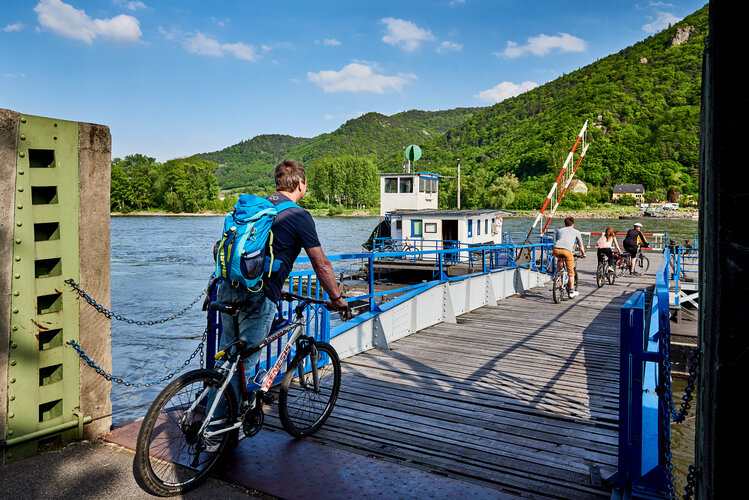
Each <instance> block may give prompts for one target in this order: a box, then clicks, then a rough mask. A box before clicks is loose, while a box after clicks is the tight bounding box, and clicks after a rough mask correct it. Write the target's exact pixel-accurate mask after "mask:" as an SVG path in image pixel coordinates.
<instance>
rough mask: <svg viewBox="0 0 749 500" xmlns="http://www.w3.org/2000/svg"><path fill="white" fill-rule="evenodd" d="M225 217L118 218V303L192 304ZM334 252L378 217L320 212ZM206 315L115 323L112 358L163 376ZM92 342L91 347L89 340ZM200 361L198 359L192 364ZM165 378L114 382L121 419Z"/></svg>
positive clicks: (679, 224) (599, 226)
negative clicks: (144, 323) (153, 384)
mask: <svg viewBox="0 0 749 500" xmlns="http://www.w3.org/2000/svg"><path fill="white" fill-rule="evenodd" d="M222 220H223V217H163V216H145V217H114V218H112V224H111V237H112V270H111V272H112V309H113V310H114V311H115V312H116V313H117V314H121V315H122V316H125V317H127V318H132V319H136V320H156V319H161V318H165V317H168V316H171V315H172V314H174V313H176V312H178V311H180V310H181V309H182V308H183V307H185V306H187V305H188V304H190V302H192V300H193V299H194V298H195V297H196V296H197V295H198V294H199V293H200V291H201V290H203V289H204V288H205V285H206V283H207V280H208V278H209V277H210V274H211V271H212V270H213V257H212V250H213V244H214V243H215V241H216V239H217V238H218V237H219V236H220V232H221V227H222ZM315 221H316V224H317V229H318V233H319V236H320V241H321V243H322V247H323V249H324V250H325V252H326V253H327V254H338V253H352V252H360V251H361V244H362V243H363V242H364V241H365V240H366V239H367V238H368V237H369V234H370V233H371V231H372V229H373V228H374V226H375V225H376V224H377V221H378V218H377V217H321V218H316V219H315ZM633 222H634V221H630V220H617V219H579V220H578V221H577V223H576V227H577V228H578V229H580V230H581V231H603V230H604V229H605V228H606V227H607V226H609V225H611V226H614V227H615V228H616V230H617V231H625V230H626V229H628V228H629V227H631V225H632V223H633ZM642 222H643V224H645V228H644V229H645V231H646V232H663V231H668V232H669V233H670V234H673V235H675V236H676V237H677V238H679V239H684V238H691V237H692V235H693V234H694V233H696V232H697V221H691V220H654V219H644V220H643V221H642ZM530 223H531V221H530V220H529V219H526V218H506V219H505V225H504V231H510V232H521V231H527V230H528V229H529V227H530ZM204 328H205V314H204V313H203V312H202V311H201V310H200V307H195V308H194V309H193V310H190V311H189V312H187V313H186V314H185V315H184V316H182V317H180V318H178V319H176V320H174V321H169V322H167V323H165V324H162V325H156V326H135V325H128V324H126V323H123V322H120V321H113V322H112V359H113V372H114V374H115V375H116V376H118V377H121V378H123V379H126V380H129V381H133V382H148V381H152V380H156V379H160V378H161V377H163V376H164V375H166V374H167V373H170V372H172V371H173V370H174V369H176V368H177V367H178V366H180V365H181V364H182V363H183V362H184V360H185V359H187V357H188V356H189V355H190V354H191V353H192V352H193V351H194V349H195V348H196V347H197V345H198V343H199V342H200V338H201V336H202V334H203V330H204ZM84 347H85V346H84ZM197 365H198V358H196V359H195V360H194V361H193V362H192V364H191V365H190V368H193V367H196V366H197ZM163 386H164V385H163V384H162V385H159V386H156V387H150V388H127V387H124V386H122V385H118V384H114V386H113V388H112V406H113V410H114V411H115V412H118V413H116V414H115V415H114V416H113V419H114V421H115V423H117V422H122V421H124V420H127V419H130V418H134V417H138V416H140V415H143V414H144V413H145V411H146V409H147V408H146V407H141V408H134V409H130V408H132V407H134V406H137V405H142V404H146V403H149V402H150V401H152V400H153V399H154V398H155V397H156V395H157V394H158V392H159V391H160V390H161V388H162V387H163Z"/></svg>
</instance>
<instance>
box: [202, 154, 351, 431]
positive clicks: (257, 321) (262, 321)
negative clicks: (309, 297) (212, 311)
mask: <svg viewBox="0 0 749 500" xmlns="http://www.w3.org/2000/svg"><path fill="white" fill-rule="evenodd" d="M305 168H306V167H305V166H304V165H302V164H301V163H299V162H297V161H291V160H284V161H283V162H281V163H279V164H278V165H276V168H275V179H276V190H277V191H278V192H277V193H275V194H272V195H270V196H268V200H270V202H271V203H272V204H273V205H276V206H277V205H279V204H281V203H283V202H287V201H293V202H294V203H297V202H298V201H299V200H300V199H302V197H303V196H304V195H305V194H306V192H307V177H306V173H305ZM271 230H272V231H273V254H274V258H275V259H277V260H280V261H281V266H280V269H279V271H278V272H274V273H272V274H271V276H270V277H265V278H264V279H263V280H262V288H261V289H260V290H258V291H254V290H249V289H247V288H246V287H243V286H241V285H237V284H232V283H230V282H228V281H225V280H222V281H221V282H220V283H219V285H218V291H217V299H218V301H219V302H224V303H227V304H241V310H240V312H239V316H238V319H239V334H237V332H235V331H234V321H233V318H231V317H230V316H229V315H227V314H223V313H222V322H221V323H222V328H223V333H222V335H221V341H220V342H219V350H223V349H224V348H226V346H228V345H229V344H230V343H231V342H233V341H235V340H239V339H241V340H244V341H246V342H247V345H249V346H254V345H256V344H259V343H260V342H261V341H262V340H263V339H264V338H265V337H267V336H268V333H269V332H270V329H271V326H272V323H273V318H274V316H275V314H276V310H277V305H276V304H277V303H278V301H279V300H280V298H281V289H282V287H283V285H284V282H285V281H286V278H288V276H289V274H290V273H291V269H292V267H293V265H294V261H295V260H296V258H297V256H298V255H299V253H300V252H301V250H302V248H304V250H305V251H306V252H307V256H308V257H309V260H310V262H311V263H312V268H313V269H314V271H315V274H316V275H317V279H318V281H319V283H320V284H321V285H322V287H323V288H324V289H325V291H326V292H328V295H329V296H330V297H331V299H330V301H329V302H328V305H329V306H330V307H331V308H332V309H336V310H344V309H346V307H347V306H348V304H347V302H346V300H345V299H344V298H343V297H342V296H341V294H340V293H339V291H338V283H337V281H336V278H335V274H334V272H333V267H332V266H331V265H330V261H329V260H328V258H327V257H326V256H325V253H324V252H323V250H322V247H321V246H320V240H319V239H318V237H317V230H316V228H315V222H314V220H313V219H312V216H311V215H310V213H309V212H307V211H306V210H304V209H303V208H300V207H293V208H289V209H287V210H284V211H282V212H281V213H279V214H278V216H277V217H276V218H275V220H274V221H273V225H272V226H271ZM260 355H261V353H260V352H257V353H255V354H253V355H251V356H249V357H248V358H247V359H246V360H245V365H246V366H254V365H255V364H256V363H257V361H258V360H259V359H260ZM231 383H232V387H233V388H234V391H235V394H242V392H241V391H240V384H239V377H238V376H237V375H236V374H235V376H234V377H233V378H232V381H231ZM216 416H218V415H216Z"/></svg>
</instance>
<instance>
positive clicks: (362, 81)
mask: <svg viewBox="0 0 749 500" xmlns="http://www.w3.org/2000/svg"><path fill="white" fill-rule="evenodd" d="M376 70H377V68H376V66H374V65H367V64H361V63H358V62H352V63H350V64H349V65H347V66H345V67H344V68H343V69H341V70H340V71H333V70H328V71H320V72H318V73H313V72H309V73H307V80H309V81H310V82H312V83H314V84H315V85H318V86H320V87H321V88H322V89H323V90H324V91H325V92H326V93H329V92H374V93H375V94H382V93H384V92H385V90H387V89H393V90H396V91H400V90H401V89H402V88H403V86H404V85H405V84H406V83H408V81H409V80H412V79H415V78H416V75H413V74H398V75H394V76H387V75H382V74H378V73H377V72H376Z"/></svg>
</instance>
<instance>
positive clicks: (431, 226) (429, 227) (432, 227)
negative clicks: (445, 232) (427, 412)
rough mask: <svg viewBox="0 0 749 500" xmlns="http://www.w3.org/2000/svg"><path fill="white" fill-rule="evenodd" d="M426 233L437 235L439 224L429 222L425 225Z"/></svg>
mask: <svg viewBox="0 0 749 500" xmlns="http://www.w3.org/2000/svg"><path fill="white" fill-rule="evenodd" d="M424 232H425V233H436V232H437V223H436V222H427V223H426V224H424Z"/></svg>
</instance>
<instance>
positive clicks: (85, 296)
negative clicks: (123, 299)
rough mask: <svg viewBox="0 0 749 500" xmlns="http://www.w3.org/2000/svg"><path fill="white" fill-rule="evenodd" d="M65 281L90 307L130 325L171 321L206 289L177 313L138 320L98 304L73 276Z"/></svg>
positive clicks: (195, 302) (189, 306) (146, 324)
mask: <svg viewBox="0 0 749 500" xmlns="http://www.w3.org/2000/svg"><path fill="white" fill-rule="evenodd" d="M65 283H66V284H67V285H68V286H70V287H71V288H72V289H73V290H75V292H76V293H77V294H78V296H79V297H82V298H83V299H85V301H86V302H88V303H89V305H90V306H91V307H93V308H94V309H96V310H97V311H98V312H99V313H101V314H103V315H104V316H106V317H107V318H109V319H112V318H114V319H116V320H117V321H124V322H125V323H129V324H131V325H139V326H153V325H159V324H162V323H166V322H167V321H171V320H173V319H176V318H179V317H180V316H182V315H183V314H185V313H186V312H187V311H189V310H190V309H192V308H193V306H195V304H197V303H198V301H199V300H200V299H201V298H202V297H203V295H205V293H206V291H205V290H203V291H202V292H200V295H198V296H197V297H195V300H193V301H192V303H191V304H190V305H188V306H187V307H185V308H184V309H182V310H181V311H179V312H178V313H176V314H173V315H171V316H169V317H168V318H163V319H157V320H148V321H139V320H135V319H128V318H125V317H124V316H121V315H119V314H115V313H114V312H113V311H111V310H109V309H107V308H106V307H104V306H103V305H101V304H99V303H98V302H96V301H95V300H94V299H93V298H92V297H91V296H90V295H89V294H87V293H86V292H85V291H83V289H82V288H81V287H80V286H79V285H78V283H76V282H75V280H74V279H73V278H70V279H66V280H65Z"/></svg>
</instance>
